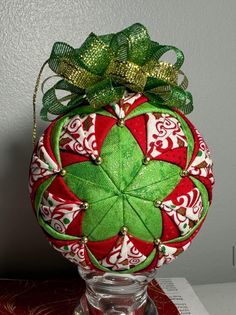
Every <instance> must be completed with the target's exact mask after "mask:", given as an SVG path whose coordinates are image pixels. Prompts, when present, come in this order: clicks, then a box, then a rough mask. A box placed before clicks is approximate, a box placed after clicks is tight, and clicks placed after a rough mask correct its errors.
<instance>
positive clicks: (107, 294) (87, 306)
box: [74, 268, 158, 315]
mask: <svg viewBox="0 0 236 315" xmlns="http://www.w3.org/2000/svg"><path fill="white" fill-rule="evenodd" d="M79 273H80V276H81V277H82V278H83V279H84V280H85V283H86V291H85V294H84V295H83V296H82V297H81V300H80V304H79V305H78V306H77V307H76V309H75V311H74V315H144V314H145V315H147V314H148V315H156V314H158V312H157V309H156V306H155V305H154V303H153V302H152V301H151V299H150V298H149V297H148V294H147V286H148V283H149V282H150V281H152V280H153V279H154V278H155V276H156V271H154V272H146V273H145V272H144V273H135V274H119V273H112V272H109V273H107V272H100V271H88V270H84V269H82V268H79Z"/></svg>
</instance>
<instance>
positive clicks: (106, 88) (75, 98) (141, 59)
mask: <svg viewBox="0 0 236 315" xmlns="http://www.w3.org/2000/svg"><path fill="white" fill-rule="evenodd" d="M169 51H173V52H174V53H175V54H176V62H175V63H174V64H171V63H168V62H165V61H162V59H163V56H164V54H165V53H167V52H169ZM183 62H184V55H183V52H182V51H181V50H179V49H178V48H176V47H174V46H170V45H162V44H159V43H157V42H154V41H152V40H151V39H150V36H149V34H148V32H147V29H146V28H145V26H143V25H141V24H139V23H136V24H133V25H131V26H130V27H128V28H126V29H124V30H122V31H120V32H118V33H115V34H107V35H102V36H97V35H95V34H94V33H91V34H90V35H89V36H88V37H87V39H86V40H85V41H84V43H83V44H82V45H81V47H80V48H73V47H71V46H69V45H68V44H66V43H63V42H56V43H55V44H54V45H53V48H52V52H51V55H50V57H49V59H48V60H47V62H46V63H48V65H49V67H50V68H51V70H52V71H54V72H55V73H56V74H57V75H58V76H60V77H61V79H60V80H59V81H58V82H57V83H56V84H55V85H54V86H53V87H52V88H50V89H49V90H48V91H47V92H46V93H45V94H44V97H43V108H42V110H41V118H42V119H43V120H49V118H48V114H52V115H62V114H65V113H67V112H68V111H71V110H72V109H74V108H76V107H78V106H85V111H86V112H87V113H88V112H96V111H97V110H98V109H99V108H101V107H103V106H105V105H106V104H108V103H116V102H117V101H118V100H119V99H121V98H122V96H123V95H124V92H125V90H128V91H130V92H135V93H143V94H144V95H145V96H147V97H148V99H149V100H152V104H155V105H156V106H163V105H166V106H168V107H176V108H178V109H179V110H181V111H182V112H183V113H184V114H188V113H190V112H191V111H192V109H193V105H192V95H191V93H190V92H188V91H186V89H187V86H188V80H187V78H186V76H185V75H184V73H183V72H182V71H181V70H180V68H181V66H182V64H183ZM180 77H182V80H181V79H180ZM178 81H181V82H178ZM57 90H64V91H67V92H69V95H67V96H66V97H63V98H61V99H59V98H58V97H57V95H56V94H57V93H56V91H57ZM65 100H66V102H67V103H65V102H64V101H65Z"/></svg>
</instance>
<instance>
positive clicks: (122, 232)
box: [120, 226, 128, 235]
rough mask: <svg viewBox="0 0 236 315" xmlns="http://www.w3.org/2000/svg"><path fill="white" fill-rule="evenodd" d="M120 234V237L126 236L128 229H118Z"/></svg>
mask: <svg viewBox="0 0 236 315" xmlns="http://www.w3.org/2000/svg"><path fill="white" fill-rule="evenodd" d="M120 232H121V234H122V235H126V234H127V233H128V228H127V227H126V226H122V228H121V229H120Z"/></svg>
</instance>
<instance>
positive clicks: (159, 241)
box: [153, 238, 161, 246]
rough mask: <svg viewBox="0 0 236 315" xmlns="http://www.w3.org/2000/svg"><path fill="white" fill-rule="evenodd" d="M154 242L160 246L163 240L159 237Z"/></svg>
mask: <svg viewBox="0 0 236 315" xmlns="http://www.w3.org/2000/svg"><path fill="white" fill-rule="evenodd" d="M153 242H154V244H155V245H157V246H159V245H160V244H161V240H160V239H159V238H157V239H155V240H154V241H153Z"/></svg>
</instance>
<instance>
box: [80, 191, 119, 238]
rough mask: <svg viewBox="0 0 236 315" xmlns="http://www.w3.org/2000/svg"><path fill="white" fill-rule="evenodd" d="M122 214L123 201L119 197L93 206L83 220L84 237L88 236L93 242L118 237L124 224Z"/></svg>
mask: <svg viewBox="0 0 236 315" xmlns="http://www.w3.org/2000/svg"><path fill="white" fill-rule="evenodd" d="M121 212H122V200H121V199H120V198H119V197H118V196H113V197H111V198H108V199H105V200H101V201H100V202H96V203H93V204H91V205H90V206H89V208H88V209H87V210H86V215H85V217H84V220H83V228H82V229H83V235H87V236H88V237H89V239H90V240H91V241H101V240H105V239H107V238H110V237H112V236H115V235H117V234H118V233H119V231H120V227H121V226H122V224H123V218H122V215H120V213H121ZM114 217H115V220H114Z"/></svg>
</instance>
